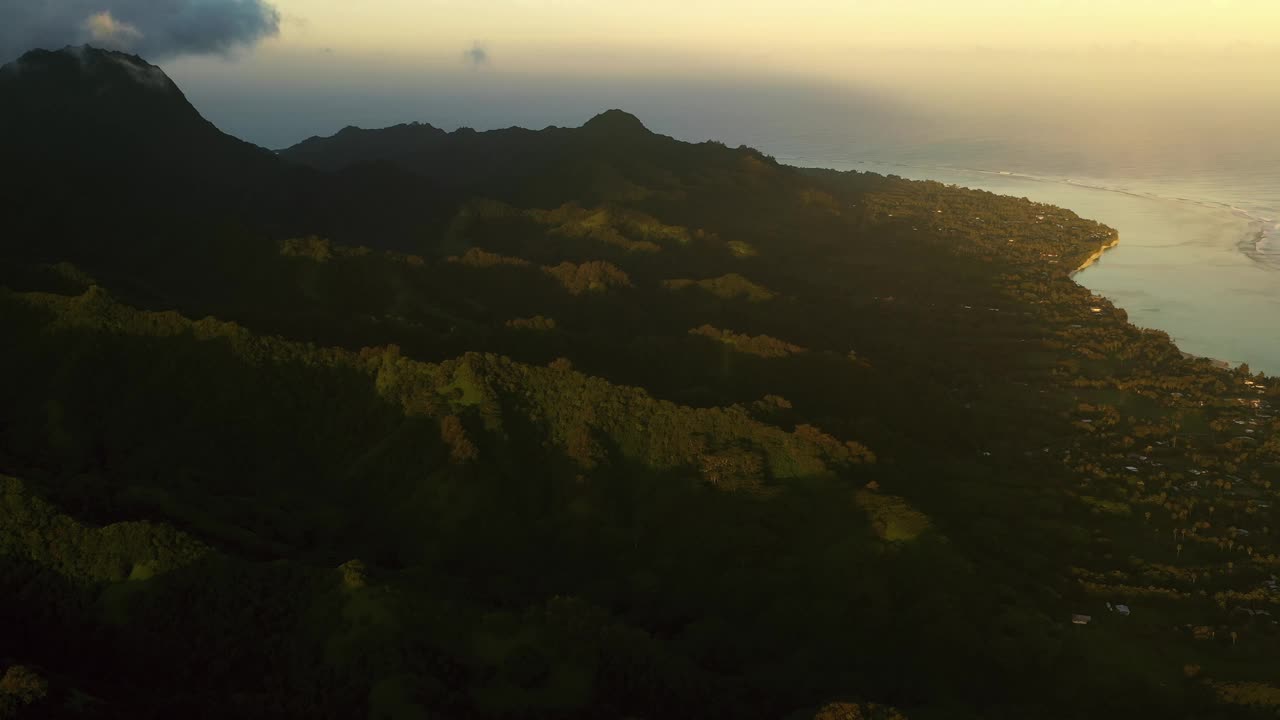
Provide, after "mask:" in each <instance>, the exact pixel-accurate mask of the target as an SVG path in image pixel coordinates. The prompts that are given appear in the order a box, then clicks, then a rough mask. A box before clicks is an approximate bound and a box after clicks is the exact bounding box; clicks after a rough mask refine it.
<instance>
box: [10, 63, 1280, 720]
mask: <svg viewBox="0 0 1280 720" xmlns="http://www.w3.org/2000/svg"><path fill="white" fill-rule="evenodd" d="M0 107H3V108H5V110H4V111H3V112H0V161H2V162H3V163H4V167H5V168H6V172H4V173H3V174H2V175H0V197H4V198H5V201H4V210H5V218H6V219H5V228H6V231H5V232H4V233H3V234H0V328H2V329H3V334H4V337H5V339H6V342H5V345H6V352H4V353H0V627H3V628H5V631H4V632H3V634H0V718H7V717H19V718H27V717H34V718H44V717H49V718H52V717H59V718H65V717H73V718H74V717H83V718H146V717H157V718H159V717H192V718H196V717H210V718H213V717H219V718H222V717H237V718H258V717H261V718H285V717H308V718H351V717H366V716H367V717H370V718H515V717H520V718H597V717H601V718H603V717H630V718H664V717H743V718H757V717H758V718H899V719H900V718H904V717H910V718H912V719H913V720H919V719H924V720H928V719H930V718H974V719H977V718H1028V717H1038V718H1080V717H1092V718H1134V717H1178V718H1210V717H1215V718H1216V717H1222V718H1251V717H1270V716H1272V715H1273V714H1274V712H1275V708H1276V707H1277V706H1280V684H1277V682H1278V681H1277V678H1278V677H1280V653H1278V652H1277V650H1276V647H1277V645H1276V642H1277V638H1278V637H1280V625H1278V624H1277V620H1280V586H1278V585H1277V580H1278V578H1277V575H1278V574H1280V556H1278V554H1277V542H1276V538H1275V534H1273V533H1271V532H1270V529H1271V526H1272V525H1277V527H1278V528H1280V524H1278V521H1280V516H1277V515H1276V513H1277V509H1276V503H1277V502H1278V501H1280V497H1278V495H1280V487H1274V486H1273V483H1276V482H1278V481H1280V420H1277V419H1276V417H1275V412H1276V409H1275V408H1276V405H1277V404H1280V383H1277V382H1276V380H1275V379H1274V378H1270V377H1266V376H1264V375H1261V374H1255V373H1252V372H1251V371H1250V370H1249V369H1248V368H1247V367H1230V368H1223V367H1219V366H1218V365H1216V364H1215V363H1213V362H1212V361H1210V360H1207V359H1203V358H1195V357H1190V356H1187V355H1185V354H1183V353H1182V352H1180V351H1179V349H1178V348H1177V347H1176V346H1175V345H1174V344H1173V342H1172V341H1171V340H1170V338H1169V337H1168V336H1167V335H1165V334H1164V333H1161V332H1159V331H1153V330H1149V329H1143V328H1139V327H1136V326H1134V325H1132V324H1130V323H1129V322H1128V318H1127V316H1126V313H1125V311H1124V309H1123V308H1119V307H1116V306H1114V305H1113V304H1112V303H1111V302H1109V301H1108V300H1106V299H1105V298H1101V297H1097V296H1094V295H1092V294H1091V293H1090V292H1089V291H1088V290H1086V289H1084V288H1083V287H1081V286H1080V285H1078V284H1077V283H1076V282H1074V281H1073V280H1072V279H1071V274H1072V272H1073V271H1075V270H1076V269H1077V268H1079V267H1080V266H1081V265H1082V264H1084V263H1086V262H1087V261H1089V259H1090V258H1092V257H1095V255H1096V253H1098V252H1100V251H1101V250H1102V248H1104V246H1107V245H1110V244H1112V243H1115V242H1117V241H1118V242H1120V243H1123V242H1124V238H1123V237H1118V236H1117V234H1116V233H1115V231H1114V230H1112V229H1111V228H1108V227H1106V226H1105V225H1102V224H1100V223H1098V222H1095V221H1092V220H1088V219H1084V218H1081V217H1078V216H1077V215H1076V214H1075V213H1073V212H1071V211H1070V210H1067V209H1062V208H1057V207H1052V206H1048V205H1043V204H1039V203H1034V202H1031V201H1028V200H1025V199H1018V198H1011V197H1003V196H998V195H993V194H991V193H986V192H981V191H974V190H968V189H965V188H961V187H956V186H949V185H943V184H940V183H933V182H916V181H908V180H904V179H901V178H898V177H894V176H880V175H875V174H872V173H860V172H835V171H827V170H810V169H799V168H794V167H789V166H787V165H784V164H780V163H779V162H777V161H776V160H775V159H774V158H771V157H769V156H767V155H765V154H763V153H761V152H759V151H757V150H754V149H751V148H747V147H738V148H731V147H727V146H725V145H722V144H720V143H716V142H707V143H701V144H690V143H685V142H680V141H677V140H675V139H672V138H669V137H665V136H661V135H658V134H655V133H652V132H650V131H649V130H648V129H646V127H645V126H644V124H643V122H642V120H641V119H639V118H637V117H635V116H633V115H631V114H629V113H626V112H624V111H621V110H607V111H605V112H602V113H601V114H599V115H597V116H596V117H594V118H591V119H588V120H587V121H586V122H585V123H584V124H583V125H582V126H581V127H577V128H554V127H553V128H545V129H542V130H526V129H520V128H511V129H507V130H497V131H489V132H475V131H470V130H466V129H463V130H456V131H453V132H444V131H442V130H439V129H436V128H434V127H432V126H430V125H425V124H411V125H401V126H395V127H391V128H386V129H382V130H361V129H358V128H347V129H345V130H342V131H340V132H338V133H336V134H335V135H333V136H331V137H317V138H311V139H308V140H305V141H303V142H301V143H299V144H298V145H295V146H293V147H291V148H286V149H282V150H279V151H278V152H272V151H268V150H264V149H262V148H258V147H256V146H253V145H250V144H248V143H244V142H242V141H240V140H237V139H235V138H232V137H230V136H228V135H225V134H223V133H222V132H221V131H219V130H217V128H215V127H214V126H213V125H212V124H210V123H208V122H207V121H205V120H204V119H203V118H202V117H201V116H200V114H199V113H198V112H197V111H196V109H195V108H194V107H192V106H191V104H190V103H189V102H187V100H186V98H185V97H184V96H183V95H182V92H181V90H180V89H179V88H178V87H177V86H176V85H175V84H173V83H172V81H170V80H169V79H168V77H167V76H165V75H164V73H163V72H162V71H161V70H160V69H159V68H157V67H155V66H153V65H150V64H148V63H147V62H146V61H144V60H142V59H141V58H138V57H136V56H131V55H125V54H121V53H114V52H108V51H102V50H97V49H94V48H88V47H85V48H68V49H65V50H62V51H57V52H46V51H33V52H32V53H29V54H27V55H25V56H24V57H23V58H22V59H20V60H18V61H16V62H14V63H11V64H9V65H5V66H4V67H3V68H0Z"/></svg>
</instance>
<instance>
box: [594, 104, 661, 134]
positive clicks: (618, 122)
mask: <svg viewBox="0 0 1280 720" xmlns="http://www.w3.org/2000/svg"><path fill="white" fill-rule="evenodd" d="M582 129H583V130H591V131H594V132H607V133H609V134H611V135H620V134H635V133H643V134H646V135H647V134H648V133H649V128H646V127H645V126H644V123H642V122H640V118H637V117H636V116H635V115H632V114H631V113H629V112H626V111H623V110H605V111H604V112H602V113H600V114H599V115H596V116H595V117H593V118H591V119H590V120H588V121H587V123H586V124H585V125H583V126H582Z"/></svg>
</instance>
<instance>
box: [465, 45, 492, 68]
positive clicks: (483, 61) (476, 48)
mask: <svg viewBox="0 0 1280 720" xmlns="http://www.w3.org/2000/svg"><path fill="white" fill-rule="evenodd" d="M462 59H463V60H465V61H466V62H467V64H468V65H470V66H471V67H483V66H485V65H488V64H489V50H488V49H486V48H485V46H484V45H481V44H480V43H476V44H474V45H472V46H471V49H469V50H464V51H463V52H462Z"/></svg>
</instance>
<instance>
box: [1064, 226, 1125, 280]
mask: <svg viewBox="0 0 1280 720" xmlns="http://www.w3.org/2000/svg"><path fill="white" fill-rule="evenodd" d="M1119 244H1120V233H1119V232H1116V234H1115V235H1114V236H1112V238H1111V239H1110V240H1108V241H1107V242H1105V243H1103V244H1102V247H1100V248H1098V249H1097V250H1096V251H1095V252H1094V253H1093V254H1092V255H1090V256H1089V257H1087V258H1085V261H1084V262H1082V263H1080V266H1079V267H1077V268H1076V269H1075V270H1072V271H1071V274H1070V275H1068V276H1067V277H1071V278H1074V277H1075V276H1076V275H1079V274H1080V273H1082V272H1084V271H1085V270H1087V269H1089V267H1090V266H1092V265H1093V264H1094V263H1096V262H1098V261H1099V260H1101V259H1102V256H1103V255H1104V254H1106V252H1107V251H1108V250H1110V249H1112V248H1114V247H1115V246H1117V245H1119Z"/></svg>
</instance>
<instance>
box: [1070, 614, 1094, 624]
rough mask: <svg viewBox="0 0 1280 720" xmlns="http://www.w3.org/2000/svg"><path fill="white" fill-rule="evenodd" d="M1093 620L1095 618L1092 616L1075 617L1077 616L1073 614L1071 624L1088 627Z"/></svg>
mask: <svg viewBox="0 0 1280 720" xmlns="http://www.w3.org/2000/svg"><path fill="white" fill-rule="evenodd" d="M1092 619H1093V618H1092V617H1091V616H1089V615H1075V614H1073V615H1072V616H1071V624H1073V625H1088V624H1089V621H1090V620H1092Z"/></svg>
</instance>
